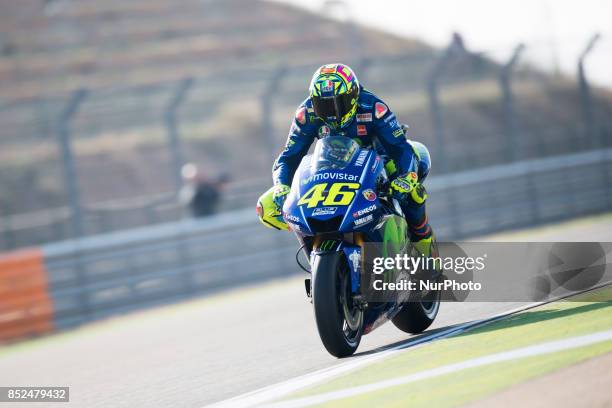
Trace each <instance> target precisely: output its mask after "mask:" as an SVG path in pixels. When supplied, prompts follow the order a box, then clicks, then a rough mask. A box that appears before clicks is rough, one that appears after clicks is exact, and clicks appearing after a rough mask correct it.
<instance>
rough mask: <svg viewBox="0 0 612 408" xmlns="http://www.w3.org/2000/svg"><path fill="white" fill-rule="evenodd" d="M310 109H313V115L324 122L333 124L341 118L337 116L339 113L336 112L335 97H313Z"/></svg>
mask: <svg viewBox="0 0 612 408" xmlns="http://www.w3.org/2000/svg"><path fill="white" fill-rule="evenodd" d="M312 108H313V109H314V113H315V115H317V116H318V117H320V118H321V119H323V120H325V121H330V122H335V121H336V120H338V119H340V117H341V116H339V112H338V111H337V110H336V97H335V96H328V97H323V96H313V97H312Z"/></svg>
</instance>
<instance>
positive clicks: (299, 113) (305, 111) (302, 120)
mask: <svg viewBox="0 0 612 408" xmlns="http://www.w3.org/2000/svg"><path fill="white" fill-rule="evenodd" d="M315 119H316V116H315V114H314V108H313V107H312V99H310V97H308V98H306V99H304V101H303V102H302V103H300V105H299V106H298V107H297V109H296V110H295V120H296V121H297V122H298V123H299V124H300V125H306V124H311V123H313V122H314V121H315Z"/></svg>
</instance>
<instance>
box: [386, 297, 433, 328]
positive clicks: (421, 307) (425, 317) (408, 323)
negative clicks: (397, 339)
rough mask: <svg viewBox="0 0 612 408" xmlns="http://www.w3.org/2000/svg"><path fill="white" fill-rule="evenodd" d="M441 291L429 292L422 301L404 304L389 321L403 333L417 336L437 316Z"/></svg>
mask: <svg viewBox="0 0 612 408" xmlns="http://www.w3.org/2000/svg"><path fill="white" fill-rule="evenodd" d="M441 296H442V291H440V290H434V291H431V292H429V293H428V294H427V295H425V297H424V298H423V300H422V301H420V302H419V301H412V302H408V303H406V304H404V307H403V308H402V310H401V311H400V312H399V313H398V314H397V315H395V317H394V318H393V319H392V320H391V321H392V322H393V324H394V325H395V327H397V328H398V329H400V330H401V331H403V332H406V333H410V334H419V333H422V332H423V331H424V330H425V329H427V328H428V327H429V326H431V324H432V323H433V321H434V320H435V319H436V316H437V315H438V311H439V310H440V298H441Z"/></svg>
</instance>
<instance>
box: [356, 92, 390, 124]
mask: <svg viewBox="0 0 612 408" xmlns="http://www.w3.org/2000/svg"><path fill="white" fill-rule="evenodd" d="M357 104H358V105H359V108H360V110H361V111H362V112H372V113H373V114H374V118H375V119H382V118H383V117H384V116H385V115H387V114H388V113H389V107H388V106H387V104H386V103H385V102H383V100H382V99H380V98H379V97H378V96H376V95H375V94H374V93H373V92H372V91H370V90H368V89H366V88H361V91H360V92H359V99H358V100H357Z"/></svg>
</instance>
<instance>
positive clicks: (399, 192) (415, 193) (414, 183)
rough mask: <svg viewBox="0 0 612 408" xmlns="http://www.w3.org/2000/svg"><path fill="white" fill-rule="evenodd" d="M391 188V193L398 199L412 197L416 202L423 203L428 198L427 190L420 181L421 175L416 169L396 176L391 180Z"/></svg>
mask: <svg viewBox="0 0 612 408" xmlns="http://www.w3.org/2000/svg"><path fill="white" fill-rule="evenodd" d="M389 189H390V193H391V195H392V196H393V197H394V198H396V199H398V200H406V199H407V198H408V197H410V198H411V199H412V201H414V202H415V203H417V204H423V203H424V202H425V200H426V199H427V191H426V190H425V187H424V186H423V185H422V184H421V183H419V176H417V174H416V173H415V172H414V171H411V172H410V173H407V174H405V175H403V176H399V177H396V178H395V179H394V180H393V181H392V182H391V186H390V188H389Z"/></svg>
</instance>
